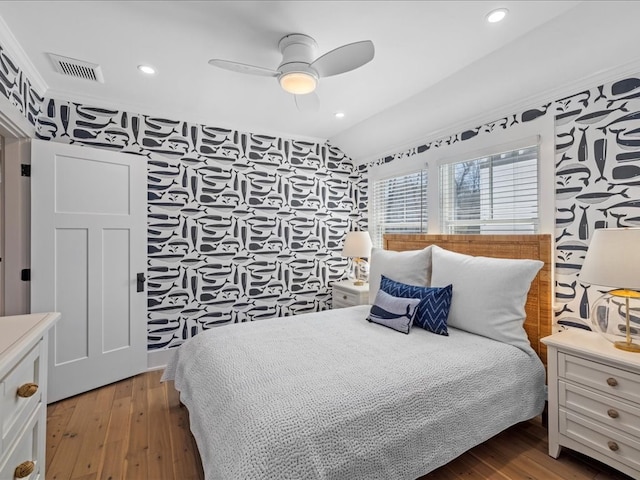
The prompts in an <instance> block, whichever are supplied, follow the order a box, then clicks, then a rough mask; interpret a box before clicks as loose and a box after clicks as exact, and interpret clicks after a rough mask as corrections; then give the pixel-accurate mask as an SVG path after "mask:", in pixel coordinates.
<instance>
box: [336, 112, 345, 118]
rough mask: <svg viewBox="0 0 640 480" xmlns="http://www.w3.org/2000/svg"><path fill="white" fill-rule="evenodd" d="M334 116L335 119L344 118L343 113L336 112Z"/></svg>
mask: <svg viewBox="0 0 640 480" xmlns="http://www.w3.org/2000/svg"><path fill="white" fill-rule="evenodd" d="M334 116H335V117H336V118H344V112H336V113H334Z"/></svg>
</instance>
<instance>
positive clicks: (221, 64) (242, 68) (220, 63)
mask: <svg viewBox="0 0 640 480" xmlns="http://www.w3.org/2000/svg"><path fill="white" fill-rule="evenodd" d="M209 65H213V66H214V67H218V68H224V69H225V70H231V71H232V72H239V73H248V74H249V75H260V76H262V77H277V76H278V75H280V72H277V71H275V70H270V69H268V68H262V67H256V66H255V65H247V64H244V63H238V62H231V61H229V60H219V59H217V58H214V59H211V60H209Z"/></svg>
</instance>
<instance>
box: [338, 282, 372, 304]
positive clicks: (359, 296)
mask: <svg viewBox="0 0 640 480" xmlns="http://www.w3.org/2000/svg"><path fill="white" fill-rule="evenodd" d="M332 288H333V295H332V304H333V307H332V308H344V307H353V306H355V305H366V304H368V303H369V284H368V283H365V284H364V285H362V286H357V285H354V284H353V281H352V280H344V281H342V282H336V283H334V284H333V287H332Z"/></svg>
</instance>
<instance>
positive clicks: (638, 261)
mask: <svg viewBox="0 0 640 480" xmlns="http://www.w3.org/2000/svg"><path fill="white" fill-rule="evenodd" d="M579 279H580V281H581V282H585V283H590V284H594V285H601V286H606V287H613V288H614V290H611V291H609V292H607V293H605V294H604V295H603V296H602V297H600V298H599V299H598V300H596V302H595V304H594V305H593V309H592V313H591V321H592V323H593V325H594V327H595V329H596V331H598V332H599V333H601V334H602V335H604V337H605V338H607V339H608V340H610V341H612V342H613V344H614V345H615V347H616V348H619V349H620V350H625V351H627V352H640V345H638V344H637V343H634V342H633V339H632V338H631V334H632V332H633V333H634V334H635V333H637V332H638V330H640V323H638V325H637V326H633V327H632V326H631V308H630V305H629V302H630V301H631V300H633V301H634V302H635V303H639V300H638V299H640V292H639V291H638V290H640V228H602V229H597V230H595V231H594V233H593V236H592V238H591V242H590V244H589V249H588V250H587V255H586V256H585V259H584V263H583V264H582V269H581V270H580V275H579ZM623 301H624V318H625V324H624V327H623V325H622V324H618V325H610V319H611V317H612V315H611V311H612V310H615V309H619V310H620V309H621V307H622V303H623ZM618 307H620V308H618ZM634 310H636V309H634ZM636 322H639V320H638V317H637V316H634V323H636ZM616 327H617V329H618V331H616V330H615V329H616ZM618 332H622V333H624V336H625V339H624V340H622V339H621V337H620V334H619V333H618Z"/></svg>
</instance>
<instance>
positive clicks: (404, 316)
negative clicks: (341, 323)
mask: <svg viewBox="0 0 640 480" xmlns="http://www.w3.org/2000/svg"><path fill="white" fill-rule="evenodd" d="M419 303H420V299H419V298H399V297H394V296H392V295H389V294H388V293H385V292H383V291H382V290H378V293H377V294H376V300H375V302H374V303H373V305H372V306H371V311H370V312H369V316H368V317H367V320H369V321H370V322H373V323H378V324H380V325H384V326H385V327H389V328H393V329H394V330H397V331H398V332H402V333H409V330H411V324H412V323H413V318H414V316H415V314H416V307H417V306H418V304H419Z"/></svg>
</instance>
